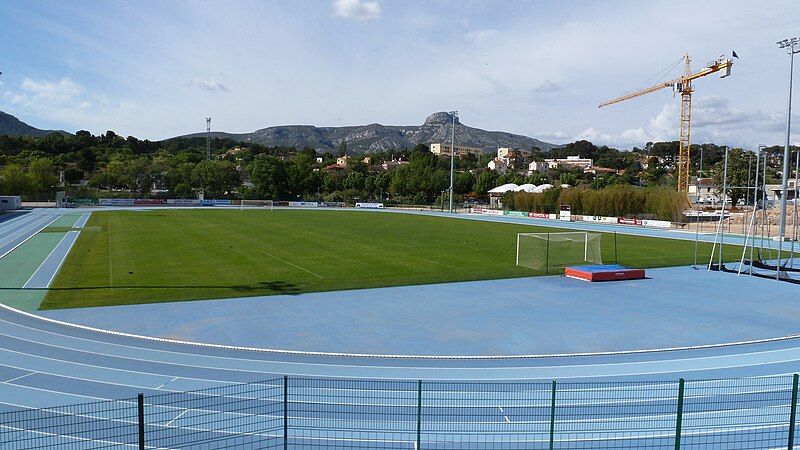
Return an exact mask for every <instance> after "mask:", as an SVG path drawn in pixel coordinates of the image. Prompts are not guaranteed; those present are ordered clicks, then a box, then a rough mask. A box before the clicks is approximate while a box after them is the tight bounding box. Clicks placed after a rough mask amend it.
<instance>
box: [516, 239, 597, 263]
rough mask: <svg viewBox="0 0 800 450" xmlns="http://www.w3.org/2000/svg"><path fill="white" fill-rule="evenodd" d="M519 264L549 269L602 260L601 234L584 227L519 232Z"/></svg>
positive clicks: (517, 257) (517, 256)
mask: <svg viewBox="0 0 800 450" xmlns="http://www.w3.org/2000/svg"><path fill="white" fill-rule="evenodd" d="M516 262H517V265H518V266H522V267H527V268H529V269H534V270H543V271H545V273H549V271H550V270H551V269H561V268H564V267H568V266H572V265H580V264H602V263H603V259H602V255H601V235H600V233H589V232H585V231H578V232H564V233H519V234H517V255H516Z"/></svg>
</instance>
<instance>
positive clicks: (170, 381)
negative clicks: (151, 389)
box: [156, 377, 180, 389]
mask: <svg viewBox="0 0 800 450" xmlns="http://www.w3.org/2000/svg"><path fill="white" fill-rule="evenodd" d="M178 378H180V377H175V378H173V379H171V380H169V381H167V382H166V383H164V384H162V385H160V386H158V387H157V388H156V389H161V388H163V387H164V386H166V385H168V384H170V383H172V382H173V381H175V380H177V379H178Z"/></svg>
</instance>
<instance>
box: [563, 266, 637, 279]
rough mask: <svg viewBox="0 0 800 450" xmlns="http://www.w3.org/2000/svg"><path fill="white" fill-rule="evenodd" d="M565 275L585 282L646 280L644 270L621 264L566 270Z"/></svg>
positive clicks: (574, 267)
mask: <svg viewBox="0 0 800 450" xmlns="http://www.w3.org/2000/svg"><path fill="white" fill-rule="evenodd" d="M564 275H566V276H568V277H570V278H575V279H577V280H584V281H619V280H638V279H641V278H644V269H631V268H629V267H625V266H620V265H619V264H597V265H591V266H571V267H566V268H564Z"/></svg>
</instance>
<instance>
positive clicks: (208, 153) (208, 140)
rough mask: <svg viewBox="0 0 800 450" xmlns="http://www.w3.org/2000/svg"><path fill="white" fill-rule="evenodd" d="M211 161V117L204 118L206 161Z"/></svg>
mask: <svg viewBox="0 0 800 450" xmlns="http://www.w3.org/2000/svg"><path fill="white" fill-rule="evenodd" d="M209 160H211V117H206V161H209Z"/></svg>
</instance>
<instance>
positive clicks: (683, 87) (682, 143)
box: [598, 54, 733, 193]
mask: <svg viewBox="0 0 800 450" xmlns="http://www.w3.org/2000/svg"><path fill="white" fill-rule="evenodd" d="M691 62H692V59H691V58H690V57H689V55H688V54H686V55H684V57H683V75H681V76H680V77H678V78H675V79H673V80H670V81H666V82H662V83H658V84H655V85H653V86H650V87H648V88H645V89H641V90H638V91H635V92H631V93H629V94H625V95H621V96H619V97H616V98H613V99H611V100H607V101H604V102H603V103H600V105H598V107H599V108H603V107H605V106H609V105H613V104H616V103H620V102H624V101H626V100H630V99H632V98H636V97H641V96H642V95H646V94H649V93H651V92H656V91H660V90H661V89H665V88H668V87H671V88H672V91H673V93H680V95H681V116H680V132H679V135H678V161H677V168H678V191H681V192H687V193H688V192H689V168H690V164H689V163H690V159H691V154H690V150H689V149H690V147H691V142H692V92H693V91H694V89H693V88H692V81H693V80H696V79H698V78H701V77H704V76H706V75H711V74H712V73H716V72H721V74H720V78H725V77H727V76H728V75H730V74H731V66H733V61H731V60H730V59H728V58H725V57H724V56H720V57H719V58H718V59H717V60H715V61H712V62H709V63H708V64H706V67H704V68H703V69H702V70H699V71H698V72H695V73H692V68H691Z"/></svg>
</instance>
